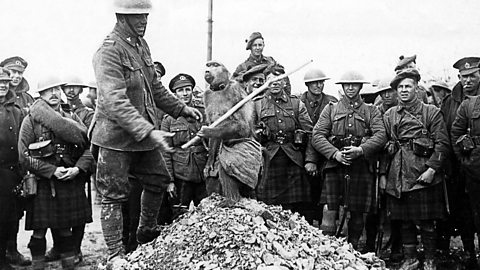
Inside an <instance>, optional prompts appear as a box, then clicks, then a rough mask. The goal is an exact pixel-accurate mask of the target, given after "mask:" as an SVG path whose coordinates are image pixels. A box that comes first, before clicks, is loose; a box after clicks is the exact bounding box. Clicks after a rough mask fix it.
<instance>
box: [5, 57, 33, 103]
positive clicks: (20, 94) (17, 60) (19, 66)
mask: <svg viewBox="0 0 480 270" xmlns="http://www.w3.org/2000/svg"><path fill="white" fill-rule="evenodd" d="M0 66H1V67H4V68H6V69H8V70H17V71H20V72H24V71H25V69H26V68H27V66H28V63H27V61H25V60H24V59H23V58H21V57H19V56H13V57H9V58H7V59H5V60H3V61H2V62H1V63H0ZM10 90H11V91H13V92H14V93H15V94H16V99H15V104H17V105H18V106H20V108H22V109H24V110H25V112H28V108H29V107H30V106H32V104H33V102H34V99H33V97H32V96H31V95H30V94H29V93H28V91H29V90H30V85H29V84H28V81H27V80H26V79H25V78H22V81H21V82H20V83H19V84H18V85H17V86H13V85H12V84H11V83H10Z"/></svg>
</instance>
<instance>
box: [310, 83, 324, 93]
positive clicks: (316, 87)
mask: <svg viewBox="0 0 480 270" xmlns="http://www.w3.org/2000/svg"><path fill="white" fill-rule="evenodd" d="M324 86H325V81H314V82H308V83H307V88H308V92H310V94H312V95H315V96H318V95H321V94H322V93H323V87H324Z"/></svg>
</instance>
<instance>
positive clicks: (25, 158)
mask: <svg viewBox="0 0 480 270" xmlns="http://www.w3.org/2000/svg"><path fill="white" fill-rule="evenodd" d="M34 142H35V133H34V131H33V124H32V121H31V120H30V116H27V117H25V119H24V121H23V122H22V126H21V127H20V134H19V140H18V155H19V160H20V164H21V165H22V168H24V169H25V170H26V171H30V172H31V173H33V174H35V175H37V176H41V177H45V178H48V179H50V178H51V177H52V176H53V173H54V172H55V170H56V169H57V167H56V166H55V165H52V164H49V163H47V162H44V161H42V160H40V159H36V158H33V157H31V156H30V154H29V152H28V146H29V145H30V144H31V143H34Z"/></svg>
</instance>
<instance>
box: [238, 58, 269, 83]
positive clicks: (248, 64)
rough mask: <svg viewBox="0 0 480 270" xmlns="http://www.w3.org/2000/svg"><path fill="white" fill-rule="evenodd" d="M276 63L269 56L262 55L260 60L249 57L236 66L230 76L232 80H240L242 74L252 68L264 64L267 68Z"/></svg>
mask: <svg viewBox="0 0 480 270" xmlns="http://www.w3.org/2000/svg"><path fill="white" fill-rule="evenodd" d="M276 63H277V62H276V61H275V59H273V57H271V56H264V55H262V56H261V57H260V58H255V57H253V56H252V55H250V56H249V57H248V58H247V60H245V61H244V62H243V63H241V64H240V65H238V67H237V68H236V69H235V71H234V72H233V74H232V78H242V76H243V74H244V73H245V72H246V71H247V70H249V69H251V68H252V67H254V66H258V65H262V64H266V65H268V66H274V65H275V64H276Z"/></svg>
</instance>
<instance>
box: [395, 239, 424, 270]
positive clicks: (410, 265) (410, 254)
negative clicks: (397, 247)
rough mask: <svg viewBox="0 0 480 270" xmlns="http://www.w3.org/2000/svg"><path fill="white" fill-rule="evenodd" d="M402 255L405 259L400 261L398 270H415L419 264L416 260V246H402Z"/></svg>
mask: <svg viewBox="0 0 480 270" xmlns="http://www.w3.org/2000/svg"><path fill="white" fill-rule="evenodd" d="M403 254H404V255H405V258H404V259H403V260H402V264H401V265H400V268H398V269H399V270H417V269H418V265H419V264H420V262H419V261H418V259H417V246H416V245H411V244H409V245H403Z"/></svg>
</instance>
